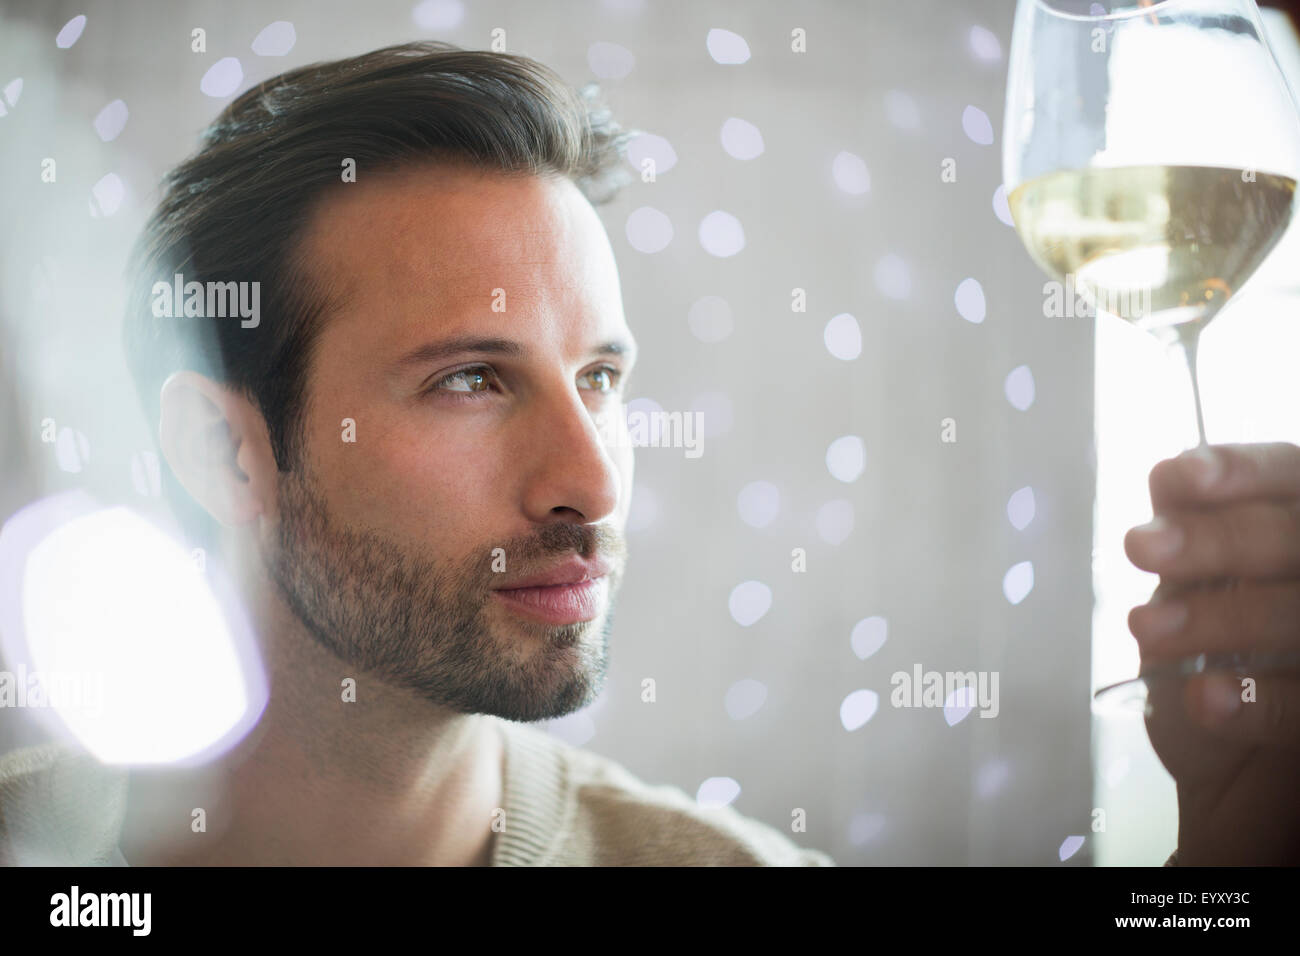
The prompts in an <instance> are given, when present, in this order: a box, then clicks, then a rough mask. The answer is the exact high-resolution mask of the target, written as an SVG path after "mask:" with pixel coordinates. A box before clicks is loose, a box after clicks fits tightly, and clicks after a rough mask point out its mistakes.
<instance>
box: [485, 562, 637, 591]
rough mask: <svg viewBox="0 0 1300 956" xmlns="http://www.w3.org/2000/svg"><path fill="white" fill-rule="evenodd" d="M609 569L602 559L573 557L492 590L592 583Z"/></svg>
mask: <svg viewBox="0 0 1300 956" xmlns="http://www.w3.org/2000/svg"><path fill="white" fill-rule="evenodd" d="M611 567H612V565H611V564H610V562H609V561H607V560H605V559H604V558H592V559H591V560H584V559H583V558H579V557H576V556H575V557H572V558H569V559H568V560H567V561H564V562H563V563H561V564H557V565H556V566H555V567H553V568H551V569H550V570H549V571H546V572H543V573H542V574H533V575H530V576H528V577H523V578H520V579H519V580H518V581H511V582H510V583H509V584H503V585H501V586H500V587H499V588H494V589H493V590H497V591H525V590H533V589H536V588H552V587H559V586H562V585H566V584H581V583H582V582H583V581H594V580H595V579H597V578H603V577H604V576H605V575H607V574H609V572H610V569H611Z"/></svg>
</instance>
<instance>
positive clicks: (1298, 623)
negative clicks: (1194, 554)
mask: <svg viewBox="0 0 1300 956" xmlns="http://www.w3.org/2000/svg"><path fill="white" fill-rule="evenodd" d="M1156 591H1157V594H1153V595H1152V599H1151V601H1150V602H1148V603H1146V604H1143V605H1140V606H1139V607H1135V608H1133V610H1131V611H1130V612H1129V617H1128V623H1129V630H1130V631H1132V632H1133V636H1134V637H1135V638H1137V642H1138V647H1139V648H1140V649H1141V652H1142V661H1143V663H1144V664H1145V663H1147V662H1148V660H1164V659H1168V658H1175V657H1185V656H1190V655H1194V654H1204V653H1213V652H1216V651H1225V652H1227V651H1249V650H1260V651H1268V652H1274V651H1289V650H1294V651H1300V581H1283V582H1265V581H1250V580H1241V579H1238V578H1231V579H1229V580H1227V581H1224V582H1222V583H1221V584H1219V585H1218V586H1216V587H1206V588H1189V589H1186V590H1182V591H1180V592H1177V593H1174V592H1172V591H1167V592H1165V593H1159V592H1160V588H1157V589H1156Z"/></svg>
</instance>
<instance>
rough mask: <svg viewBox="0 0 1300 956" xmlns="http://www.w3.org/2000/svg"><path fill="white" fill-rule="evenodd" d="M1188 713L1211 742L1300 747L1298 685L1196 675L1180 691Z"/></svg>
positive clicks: (1285, 681)
mask: <svg viewBox="0 0 1300 956" xmlns="http://www.w3.org/2000/svg"><path fill="white" fill-rule="evenodd" d="M1183 703H1184V705H1185V706H1186V708H1187V712H1188V714H1190V715H1191V717H1192V719H1193V720H1195V721H1196V722H1197V723H1198V724H1200V725H1201V726H1202V727H1204V728H1205V729H1206V730H1209V731H1210V732H1211V733H1213V734H1214V735H1215V736H1216V737H1222V738H1224V739H1227V740H1237V741H1240V742H1242V743H1256V744H1263V745H1267V746H1270V747H1287V748H1300V680H1297V679H1295V678H1290V677H1254V676H1251V675H1237V674H1200V675H1197V676H1195V677H1189V678H1188V679H1187V681H1186V686H1185V687H1184V688H1183Z"/></svg>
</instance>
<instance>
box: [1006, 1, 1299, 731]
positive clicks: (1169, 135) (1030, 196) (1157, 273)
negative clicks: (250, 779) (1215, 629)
mask: <svg viewBox="0 0 1300 956" xmlns="http://www.w3.org/2000/svg"><path fill="white" fill-rule="evenodd" d="M1002 165H1003V178H1004V184H1005V188H1006V191H1007V200H1008V204H1009V206H1010V209H1011V215H1012V217H1013V219H1014V221H1015V224H1016V230H1017V232H1018V233H1019V235H1020V238H1021V240H1022V241H1023V243H1024V245H1025V248H1026V249H1027V250H1028V252H1029V254H1030V256H1031V257H1032V258H1033V260H1034V261H1035V262H1036V263H1037V264H1038V265H1039V267H1041V268H1042V269H1043V270H1044V271H1045V272H1047V273H1048V274H1049V275H1051V276H1054V277H1055V278H1056V279H1057V280H1058V281H1059V282H1060V283H1062V284H1063V288H1064V294H1065V296H1072V294H1074V295H1077V296H1078V297H1079V298H1082V299H1083V301H1084V303H1085V305H1086V306H1089V307H1092V308H1091V309H1090V310H1089V309H1086V310H1085V311H1094V310H1100V311H1104V312H1107V313H1109V314H1111V315H1114V316H1118V317H1119V318H1121V319H1123V320H1125V321H1128V322H1131V323H1133V324H1134V325H1136V326H1137V327H1139V328H1141V329H1144V330H1145V331H1148V332H1150V333H1151V334H1152V335H1154V336H1155V337H1156V338H1157V339H1158V340H1160V341H1161V342H1163V343H1164V344H1165V345H1166V346H1167V347H1168V349H1170V350H1177V351H1180V352H1181V353H1182V359H1183V362H1184V364H1185V365H1186V367H1187V370H1188V373H1189V375H1190V377H1191V381H1192V396H1193V401H1194V403H1195V406H1196V427H1197V432H1198V434H1199V436H1200V443H1199V446H1198V447H1200V446H1205V445H1207V444H1208V442H1207V441H1206V438H1205V423H1204V419H1203V417H1202V414H1201V395H1200V386H1199V383H1198V381H1197V375H1196V365H1197V363H1196V355H1197V342H1198V339H1199V336H1200V332H1201V330H1202V329H1203V328H1204V327H1205V325H1206V324H1207V323H1208V322H1209V321H1210V320H1211V319H1213V318H1214V317H1215V316H1216V315H1217V314H1218V313H1219V312H1220V310H1222V309H1223V307H1224V305H1225V304H1227V302H1228V301H1229V300H1230V299H1232V298H1233V297H1234V296H1235V295H1236V294H1237V293H1238V292H1239V291H1240V289H1241V287H1242V285H1243V284H1244V283H1245V282H1246V280H1247V279H1249V278H1250V276H1251V275H1252V274H1254V272H1255V270H1256V269H1258V268H1259V265H1260V263H1262V262H1263V261H1264V259H1265V258H1266V257H1267V256H1268V254H1269V252H1270V251H1271V250H1272V248H1273V247H1274V245H1276V244H1277V242H1278V240H1279V239H1280V238H1281V237H1282V234H1283V233H1284V232H1285V231H1286V229H1287V226H1288V225H1289V223H1290V221H1291V215H1292V207H1293V204H1294V201H1295V191H1296V180H1297V179H1300V113H1298V112H1297V109H1296V103H1295V100H1294V98H1293V96H1292V94H1291V91H1290V90H1289V89H1288V87H1287V84H1286V81H1285V79H1284V78H1283V75H1282V71H1281V69H1280V68H1279V67H1278V65H1277V62H1276V60H1275V59H1274V57H1273V54H1272V52H1271V51H1270V49H1269V47H1268V43H1267V41H1266V39H1265V36H1264V28H1263V25H1262V24H1261V22H1260V17H1259V10H1258V9H1257V8H1256V6H1255V3H1254V0H1161V2H1151V0H1120V2H1113V3H1110V4H1107V5H1106V6H1103V5H1102V4H1100V3H1096V2H1088V0H1020V2H1019V4H1018V6H1017V8H1016V19H1015V28H1014V32H1013V34H1012V40H1011V54H1010V65H1009V74H1008V79H1007V101H1006V117H1005V130H1004V136H1003V156H1002ZM1045 291H1047V290H1046V289H1045ZM1058 300H1059V299H1058ZM1073 301H1074V299H1073V298H1071V299H1070V303H1071V304H1073ZM1045 313H1046V307H1045ZM1067 314H1072V313H1067ZM1296 658H1297V655H1269V656H1265V655H1260V654H1221V655H1204V654H1203V655H1198V656H1195V657H1187V658H1183V659H1181V660H1177V661H1172V662H1168V663H1167V664H1162V665H1159V666H1156V667H1147V668H1143V673H1141V674H1140V675H1139V676H1138V677H1137V678H1133V679H1131V680H1127V681H1122V682H1120V683H1119V684H1112V685H1110V686H1109V687H1105V688H1102V689H1101V690H1099V691H1098V692H1097V694H1096V695H1095V700H1096V704H1097V705H1100V706H1099V709H1102V710H1105V709H1109V708H1112V707H1118V708H1120V709H1124V710H1127V709H1131V708H1144V707H1145V706H1146V703H1147V691H1148V689H1149V687H1148V683H1149V682H1151V681H1157V680H1164V679H1181V678H1184V677H1186V676H1188V675H1191V674H1197V673H1204V672H1207V671H1222V672H1228V673H1234V674H1241V675H1247V674H1254V673H1257V672H1261V673H1262V672H1264V671H1266V670H1291V669H1297V670H1300V660H1297V659H1296Z"/></svg>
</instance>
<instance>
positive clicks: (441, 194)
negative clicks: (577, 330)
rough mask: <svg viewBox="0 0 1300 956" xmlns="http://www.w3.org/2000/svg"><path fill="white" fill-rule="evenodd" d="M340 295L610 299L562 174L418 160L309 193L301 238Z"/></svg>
mask: <svg viewBox="0 0 1300 956" xmlns="http://www.w3.org/2000/svg"><path fill="white" fill-rule="evenodd" d="M299 251H300V252H301V253H302V258H303V260H304V264H305V265H306V267H307V268H308V269H309V270H310V271H311V272H312V273H313V275H314V276H315V277H316V278H317V279H318V280H320V281H321V282H322V283H323V285H324V286H325V287H326V288H329V289H330V290H331V292H332V293H334V294H335V295H336V296H338V297H339V298H341V299H343V300H345V301H348V302H349V303H350V304H352V305H354V306H356V305H360V306H361V307H362V308H366V309H369V310H370V311H372V312H374V311H375V310H376V309H378V308H379V307H380V306H381V305H382V307H383V309H382V310H383V311H388V312H393V311H396V312H398V313H400V312H401V311H402V308H401V306H402V303H403V302H407V303H411V304H414V301H418V303H419V305H418V306H417V308H418V309H420V310H421V311H423V312H425V313H426V314H427V312H428V311H429V310H430V309H434V310H436V311H437V312H438V313H439V314H450V313H452V312H454V311H456V310H458V309H461V308H469V309H474V310H479V309H490V307H491V304H492V299H493V297H494V296H496V295H499V293H498V292H497V291H496V290H502V291H504V293H505V296H506V308H507V311H510V310H511V309H513V308H515V307H518V308H520V309H523V308H533V309H537V308H545V307H553V308H557V309H558V308H566V309H567V308H572V307H575V306H578V307H583V308H595V309H597V310H599V311H601V312H608V311H609V310H611V309H615V308H617V312H618V324H620V325H621V324H622V313H621V305H619V300H620V294H619V288H618V273H617V268H616V266H615V263H614V257H613V252H612V250H611V249H610V246H609V240H608V237H607V236H606V234H605V230H604V227H603V226H602V225H601V222H600V219H599V217H598V216H597V215H596V212H595V210H594V209H593V208H592V207H591V205H590V203H588V202H587V200H586V199H585V198H584V197H583V195H582V193H581V192H580V191H579V190H578V188H577V186H575V185H574V184H573V183H572V182H571V181H570V180H568V179H566V178H563V177H559V176H552V175H544V176H536V175H531V174H527V173H522V174H505V173H500V172H497V171H487V170H482V169H475V168H472V167H466V166H459V165H445V164H437V165H434V164H427V165H420V166H415V167H410V168H405V169H401V170H397V171H386V172H381V173H374V174H370V175H366V172H365V170H359V175H358V182H356V183H342V182H340V183H338V184H337V185H334V186H332V187H331V189H330V191H329V192H328V193H327V194H326V195H325V196H324V197H323V198H322V199H321V200H320V201H319V202H318V203H317V204H316V206H315V208H314V209H313V212H312V214H311V216H310V217H309V220H308V223H307V228H306V230H305V231H304V235H303V240H302V243H301V245H300V247H299Z"/></svg>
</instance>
